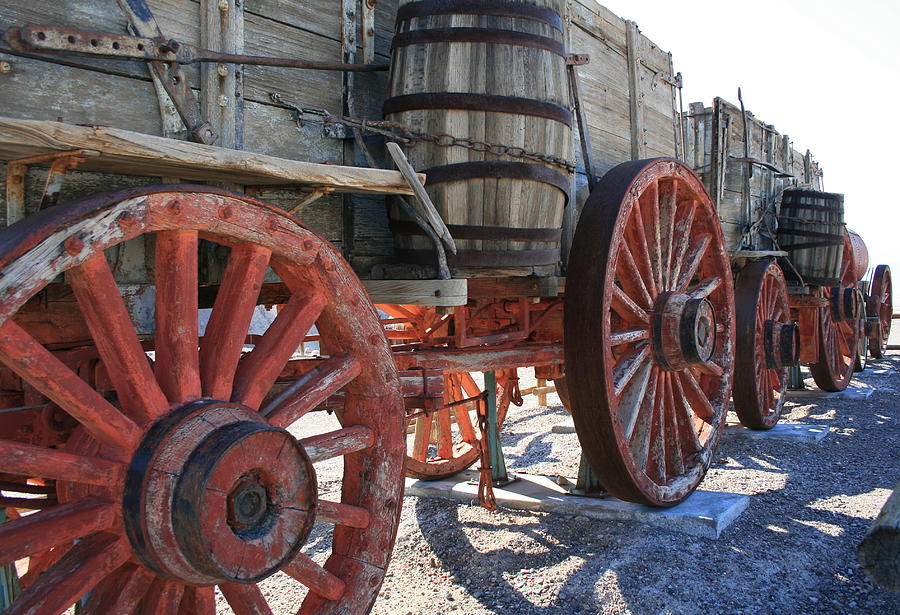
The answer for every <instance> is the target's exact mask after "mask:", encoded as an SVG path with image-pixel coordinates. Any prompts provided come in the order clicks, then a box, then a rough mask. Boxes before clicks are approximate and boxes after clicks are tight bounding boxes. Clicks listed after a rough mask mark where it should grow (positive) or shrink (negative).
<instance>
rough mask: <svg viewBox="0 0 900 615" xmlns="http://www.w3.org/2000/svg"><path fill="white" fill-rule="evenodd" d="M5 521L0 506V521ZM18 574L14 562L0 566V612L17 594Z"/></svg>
mask: <svg viewBox="0 0 900 615" xmlns="http://www.w3.org/2000/svg"><path fill="white" fill-rule="evenodd" d="M5 521H6V509H5V508H0V523H4V522H5ZM20 591H21V588H20V587H19V576H18V575H17V574H16V565H15V563H11V564H7V565H5V566H0V612H2V611H4V610H6V608H7V607H8V606H9V605H10V604H12V602H13V600H15V599H16V597H17V596H18V595H19V592H20Z"/></svg>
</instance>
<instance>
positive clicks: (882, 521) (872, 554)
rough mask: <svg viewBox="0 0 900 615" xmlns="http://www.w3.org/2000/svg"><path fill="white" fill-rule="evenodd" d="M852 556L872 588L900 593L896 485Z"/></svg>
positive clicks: (899, 492)
mask: <svg viewBox="0 0 900 615" xmlns="http://www.w3.org/2000/svg"><path fill="white" fill-rule="evenodd" d="M856 554H857V557H858V558H859V563H860V564H862V565H863V568H864V569H865V571H866V575H867V576H868V577H869V578H870V579H872V581H874V582H875V584H876V585H880V586H881V587H884V588H885V589H890V590H893V591H900V484H898V485H897V486H896V487H895V488H894V493H893V494H892V495H891V496H890V497H889V498H888V500H887V502H885V504H884V508H882V509H881V513H880V514H879V515H878V517H877V518H876V519H875V521H874V522H873V523H872V527H871V528H869V533H868V534H866V537H865V538H864V539H863V541H862V542H861V543H860V544H859V549H857V551H856Z"/></svg>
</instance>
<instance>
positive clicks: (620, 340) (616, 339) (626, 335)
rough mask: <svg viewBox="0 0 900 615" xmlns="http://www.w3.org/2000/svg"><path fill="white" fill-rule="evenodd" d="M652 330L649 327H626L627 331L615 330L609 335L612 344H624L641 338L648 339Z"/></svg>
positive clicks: (614, 345)
mask: <svg viewBox="0 0 900 615" xmlns="http://www.w3.org/2000/svg"><path fill="white" fill-rule="evenodd" d="M649 337H650V331H648V330H647V329H626V330H625V331H615V332H613V333H612V334H611V335H610V336H609V343H610V346H613V347H616V346H622V345H624V344H632V343H634V342H639V341H641V340H645V339H648V338H649Z"/></svg>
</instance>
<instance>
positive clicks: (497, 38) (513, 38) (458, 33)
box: [391, 28, 566, 58]
mask: <svg viewBox="0 0 900 615" xmlns="http://www.w3.org/2000/svg"><path fill="white" fill-rule="evenodd" d="M430 43H493V44H498V45H511V46H515V47H531V48H532V49H542V50H544V51H549V52H551V53H555V54H556V55H558V56H560V57H563V58H564V57H566V46H565V45H564V44H563V43H562V42H560V41H557V40H554V39H552V38H549V37H547V36H537V35H535V34H528V33H527V32H514V31H512V30H495V29H491V28H433V29H429V30H410V31H409V32H401V33H399V34H397V35H396V36H394V40H393V42H392V43H391V49H397V48H398V47H407V46H409V45H423V44H430Z"/></svg>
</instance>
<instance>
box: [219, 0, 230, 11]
mask: <svg viewBox="0 0 900 615" xmlns="http://www.w3.org/2000/svg"><path fill="white" fill-rule="evenodd" d="M230 8H231V3H229V2H228V0H219V10H220V11H227V10H228V9H230Z"/></svg>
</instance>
